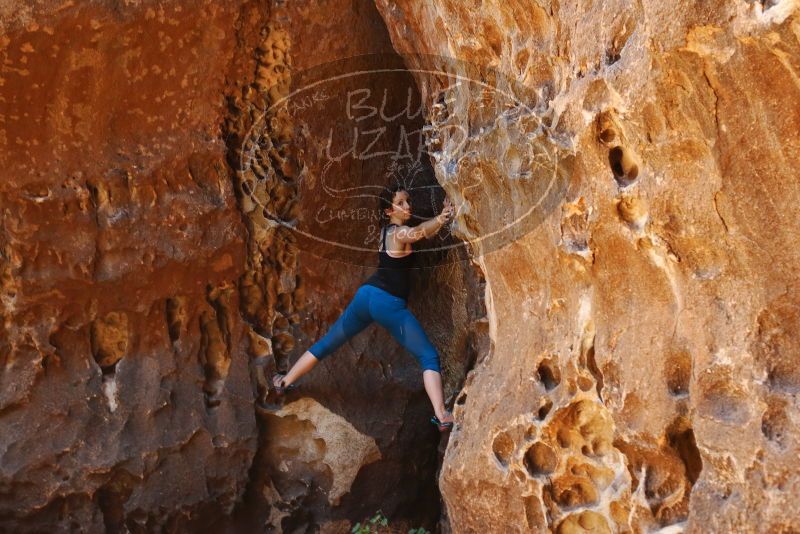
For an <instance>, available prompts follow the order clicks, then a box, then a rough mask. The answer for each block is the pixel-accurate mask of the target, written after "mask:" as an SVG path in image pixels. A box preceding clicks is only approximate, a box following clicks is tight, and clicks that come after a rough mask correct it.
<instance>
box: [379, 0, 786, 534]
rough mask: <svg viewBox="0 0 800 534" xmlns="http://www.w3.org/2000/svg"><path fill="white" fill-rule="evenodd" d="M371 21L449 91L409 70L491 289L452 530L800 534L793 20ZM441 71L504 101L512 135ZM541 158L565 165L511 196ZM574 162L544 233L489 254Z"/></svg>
mask: <svg viewBox="0 0 800 534" xmlns="http://www.w3.org/2000/svg"><path fill="white" fill-rule="evenodd" d="M377 5H378V7H379V9H380V11H381V13H382V15H383V17H384V19H385V20H386V23H387V27H388V28H389V29H390V33H391V36H392V41H393V43H394V46H395V48H396V49H397V50H398V51H399V52H400V53H401V54H403V55H404V56H406V59H407V62H408V63H409V66H411V67H419V68H421V69H428V70H429V71H430V70H434V71H440V72H444V73H445V74H440V75H438V76H434V75H427V74H426V73H417V77H418V82H419V84H420V92H421V94H422V95H423V97H424V98H425V99H426V101H427V102H429V103H430V104H431V108H430V109H431V115H430V116H431V119H430V120H431V124H432V126H433V127H434V130H435V132H434V134H435V135H434V137H436V138H437V140H436V142H437V145H438V146H439V147H441V148H440V149H439V154H438V156H436V173H437V178H438V179H439V181H440V182H441V183H442V185H443V187H444V188H445V189H446V190H447V192H448V194H449V195H450V196H451V197H453V198H455V199H457V200H458V203H459V204H460V212H459V213H460V215H459V220H458V223H459V228H460V232H461V234H460V235H461V236H462V237H464V238H465V239H467V240H469V241H471V242H472V243H474V246H475V250H476V253H478V255H479V259H480V264H481V266H482V269H483V272H484V275H485V277H486V284H487V306H488V308H489V319H490V325H491V326H490V332H491V340H492V351H491V354H490V355H489V356H488V357H487V358H486V359H485V360H483V361H482V363H481V364H480V365H479V366H478V367H476V369H475V370H473V371H472V372H471V373H470V374H469V376H468V379H467V385H466V387H465V388H464V390H463V392H462V393H461V396H460V398H459V400H458V402H457V408H456V409H457V411H456V419H457V421H458V428H457V430H456V431H454V433H453V435H452V436H451V438H450V442H449V446H448V449H447V452H446V455H445V459H444V465H443V468H442V473H441V476H440V479H439V481H440V488H441V490H442V494H443V497H444V499H445V503H446V505H447V515H448V516H449V526H450V528H451V530H452V531H453V532H488V531H492V532H520V531H544V530H546V529H551V530H553V531H556V532H564V533H566V532H570V533H571V532H585V531H586V532H644V531H652V530H657V529H659V528H662V529H664V530H663V531H664V532H677V531H681V530H686V531H691V532H789V531H793V529H794V528H796V525H797V524H798V522H800V516H798V515H797V509H796V507H795V506H793V505H792V503H793V502H795V501H796V500H797V498H798V495H800V476H798V464H797V453H798V446H799V445H800V443H798V440H800V434H798V432H797V422H798V420H800V411H799V410H798V398H797V395H798V392H800V389H799V387H798V386H799V385H800V375H798V373H797V365H796V362H797V355H798V349H800V346H799V344H798V339H800V338H798V336H797V335H796V334H795V331H796V327H797V323H798V313H799V311H800V285H799V284H798V275H797V273H796V269H795V266H796V265H798V259H800V258H798V256H799V254H798V247H797V237H796V236H797V235H798V230H800V228H799V227H800V219H798V217H797V216H796V215H797V208H796V206H797V202H798V200H800V186H798V182H797V171H796V169H797V168H798V164H799V163H800V161H799V160H800V150H799V149H800V135H798V132H800V84H798V72H800V60H799V59H798V58H800V43H798V40H799V39H800V18H798V14H797V3H796V2H792V1H786V0H784V1H780V0H779V1H775V2H744V1H739V2H717V3H714V4H703V5H702V6H701V5H696V6H687V5H685V4H680V3H677V2H649V1H645V2H639V3H629V2H603V3H593V4H586V3H577V4H571V5H567V4H565V3H561V2H544V3H542V2H516V1H510V2H485V1H484V2H458V3H454V2H446V1H433V2H426V3H419V2H408V1H400V2H388V1H385V0H378V1H377ZM435 56H443V57H454V58H456V59H458V60H462V61H463V62H464V63H465V64H466V65H471V66H472V67H473V68H471V69H462V70H460V71H459V73H463V74H466V75H469V76H470V77H471V78H472V79H476V80H478V81H487V80H489V79H490V78H491V77H492V71H493V70H494V71H499V72H500V73H502V75H504V76H505V77H507V78H510V79H512V80H516V81H517V82H519V83H520V84H521V85H522V86H523V90H522V91H521V92H520V94H519V95H518V98H519V99H520V101H521V105H520V106H519V109H518V111H517V112H516V113H517V115H516V117H517V118H518V120H515V121H509V120H507V117H506V116H504V115H503V114H502V113H498V114H497V115H496V116H486V115H485V114H484V113H483V111H482V110H483V109H484V107H483V105H485V104H486V102H485V101H483V100H482V98H481V97H482V96H484V95H483V94H482V93H481V92H480V91H479V89H480V87H478V84H473V85H469V84H462V85H460V86H456V85H455V84H452V83H451V80H452V79H451V78H448V76H447V75H446V74H450V75H452V74H456V72H455V71H456V70H459V68H460V67H461V66H462V65H461V64H456V63H452V62H448V61H440V60H437V59H436V58H435ZM490 104H491V102H490ZM440 115H446V117H445V119H443V120H438V119H437V116H440ZM454 124H455V125H457V126H459V128H458V131H466V132H469V136H468V138H467V140H466V142H465V143H463V144H462V143H461V142H460V140H457V139H455V136H454V135H453V134H452V132H453V131H454V130H453V129H452V125H454ZM519 130H522V134H525V133H526V132H527V133H530V134H531V136H528V137H526V136H525V135H520V132H519ZM508 140H510V142H509V141H508ZM457 141H458V142H457ZM543 148H544V149H545V151H546V150H547V149H550V150H551V151H550V152H549V153H550V154H555V153H556V152H558V153H559V154H562V156H561V157H558V158H556V157H552V158H551V162H552V164H551V165H549V166H548V165H544V166H533V167H532V171H531V173H530V174H529V175H528V176H527V177H525V179H521V177H524V175H523V174H521V173H520V167H519V161H520V160H521V161H522V162H523V165H524V164H525V162H526V161H528V162H530V161H534V160H535V157H534V156H535V154H536V153H537V152H541V151H542V150H543ZM570 154H572V156H573V157H574V159H573V160H572V161H570V162H569V164H570V165H571V167H572V168H571V169H570V170H569V173H568V175H569V177H570V179H569V181H568V182H566V181H564V183H563V184H562V187H561V188H560V189H559V191H561V199H560V201H559V202H558V204H557V205H556V206H552V205H547V206H545V205H543V206H542V208H541V210H542V213H541V224H539V225H538V227H536V228H534V229H533V230H532V231H530V232H528V233H526V234H525V235H523V236H521V237H519V238H518V239H516V240H514V242H513V243H510V244H508V245H507V246H505V247H503V248H500V249H496V248H489V249H485V247H484V245H483V244H482V243H483V242H482V239H481V238H482V237H483V236H484V235H485V234H487V233H488V231H489V230H490V229H491V227H492V225H493V224H494V223H495V222H496V220H497V217H500V216H502V215H501V214H503V213H519V211H520V210H521V209H522V208H523V207H525V206H527V205H528V203H529V202H530V200H529V196H528V195H529V192H530V191H531V190H532V189H533V188H536V187H537V183H540V182H541V181H542V180H545V179H547V177H548V176H549V175H550V174H552V172H553V170H554V169H555V170H558V168H559V166H561V165H562V164H564V163H566V162H568V161H569V160H570V157H569V155H570ZM453 168H455V169H457V170H456V172H453V171H452V169H453ZM487 169H488V170H487ZM477 175H479V176H480V178H481V180H479V181H478V183H477V185H475V184H472V183H471V182H469V180H471V179H474V177H475V176H477ZM473 181H475V180H473ZM465 183H470V185H471V187H472V189H471V191H468V192H467V188H466V187H465V186H464V184H465ZM487 202H490V203H491V206H489V205H488V204H487Z"/></svg>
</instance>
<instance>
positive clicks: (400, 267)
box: [364, 224, 414, 300]
mask: <svg viewBox="0 0 800 534" xmlns="http://www.w3.org/2000/svg"><path fill="white" fill-rule="evenodd" d="M389 226H397V225H396V224H389V225H388V226H385V227H384V228H383V232H382V239H381V248H380V250H379V252H378V270H377V271H375V272H374V273H373V274H372V276H370V277H369V278H368V279H367V281H366V282H364V283H365V284H368V285H371V286H375V287H379V288H381V289H383V290H384V291H388V292H389V293H391V294H392V295H394V296H396V297H400V298H402V299H405V300H408V294H409V291H410V290H411V286H410V283H409V272H408V269H410V268H411V265H412V264H413V263H414V252H413V251H411V252H409V253H408V254H406V255H405V256H403V257H402V258H394V257H392V256H389V254H388V253H387V252H386V232H387V230H388V229H389Z"/></svg>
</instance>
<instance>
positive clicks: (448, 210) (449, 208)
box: [439, 198, 455, 224]
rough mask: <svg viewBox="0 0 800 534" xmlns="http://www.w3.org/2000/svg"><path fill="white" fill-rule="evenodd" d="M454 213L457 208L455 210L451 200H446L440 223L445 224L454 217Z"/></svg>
mask: <svg viewBox="0 0 800 534" xmlns="http://www.w3.org/2000/svg"><path fill="white" fill-rule="evenodd" d="M454 211H455V208H453V203H452V202H450V199H449V198H445V199H444V207H443V208H442V212H441V213H440V214H439V221H440V222H441V223H442V224H444V223H445V222H447V220H448V219H449V218H450V217H451V216H452V215H453V212H454Z"/></svg>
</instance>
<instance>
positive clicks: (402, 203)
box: [389, 191, 411, 221]
mask: <svg viewBox="0 0 800 534" xmlns="http://www.w3.org/2000/svg"><path fill="white" fill-rule="evenodd" d="M392 216H395V217H396V218H399V219H400V220H402V221H407V220H409V219H410V218H411V199H409V198H408V191H398V192H397V193H395V194H394V199H392V211H391V212H389V217H392Z"/></svg>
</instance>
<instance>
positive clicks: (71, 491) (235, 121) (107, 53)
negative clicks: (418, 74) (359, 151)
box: [0, 1, 486, 532]
mask: <svg viewBox="0 0 800 534" xmlns="http://www.w3.org/2000/svg"><path fill="white" fill-rule="evenodd" d="M323 4H324V5H322V4H318V5H314V6H310V5H302V4H298V3H294V2H292V3H283V2H281V3H276V5H275V6H272V5H271V4H270V3H269V2H260V1H259V2H245V1H241V2H211V1H206V2H194V3H186V2H182V1H169V2H155V1H141V2H139V1H134V2H117V1H108V2H102V1H101V2H91V3H76V4H69V3H68V4H64V5H63V6H62V5H55V3H52V2H36V3H23V2H19V3H14V2H11V3H8V2H7V3H5V4H3V6H2V7H0V23H2V25H3V32H2V35H0V53H2V56H3V59H4V62H3V68H2V73H1V74H0V102H2V106H3V107H2V110H3V112H2V118H0V120H2V123H0V143H1V145H0V146H2V150H0V163H1V164H2V169H3V170H2V179H0V217H1V219H0V220H2V231H0V283H1V284H2V285H1V286H0V299H1V300H2V308H0V313H2V327H1V328H0V364H2V366H0V369H2V371H0V530H6V529H10V530H14V531H18V532H25V531H52V532H56V531H70V530H75V531H77V530H83V531H87V532H103V531H108V532H152V531H159V530H168V531H173V532H179V531H196V530H197V529H201V528H203V529H204V528H209V526H210V525H212V524H213V525H214V528H215V529H218V530H219V531H223V530H224V529H228V530H230V531H243V529H245V530H248V531H263V530H272V531H281V530H287V531H297V530H301V531H302V530H304V529H306V528H312V527H313V526H314V525H317V526H319V525H323V528H325V529H327V530H328V531H331V532H333V531H336V530H337V529H338V530H343V531H348V530H349V527H350V525H351V524H352V523H354V522H355V521H357V520H359V519H362V518H363V517H365V516H371V515H372V514H374V512H375V511H376V510H377V509H380V508H382V509H383V511H384V512H385V513H387V514H389V515H390V516H393V517H396V518H398V519H399V520H403V519H405V520H408V521H412V520H413V525H414V526H419V525H420V524H425V525H427V526H428V527H430V526H431V525H432V524H433V523H434V522H435V521H436V519H437V517H438V514H439V509H438V508H439V504H438V499H437V493H436V487H435V473H436V470H437V464H436V461H435V460H436V452H437V449H436V447H437V443H438V441H437V439H438V437H439V436H438V433H437V432H436V431H435V430H434V429H433V428H432V427H431V425H430V424H429V423H428V422H427V419H428V417H429V413H430V405H429V402H428V400H427V397H426V395H425V393H424V390H423V387H422V381H421V372H420V369H419V367H418V364H417V363H416V362H415V361H414V360H413V358H412V357H411V356H410V355H409V354H408V353H407V352H405V351H404V350H403V349H402V348H401V347H400V346H399V345H398V344H397V343H396V342H394V341H393V340H391V339H390V336H389V335H388V334H387V333H386V332H383V331H381V330H379V329H377V328H376V327H375V328H372V329H370V330H369V331H367V332H365V333H364V334H362V335H361V336H360V337H359V338H358V339H357V340H354V341H353V342H352V343H350V344H348V346H346V347H343V348H342V349H341V351H340V352H339V353H337V357H336V358H333V359H331V360H330V361H327V362H325V363H323V364H321V365H320V366H319V367H318V368H317V369H315V372H314V373H312V374H311V375H309V376H307V377H304V379H303V384H302V391H301V393H300V394H299V395H297V396H293V397H291V398H289V399H287V401H286V403H285V404H284V405H283V406H277V407H276V406H272V407H270V406H269V403H266V402H265V401H267V400H268V399H267V384H268V379H269V378H268V377H269V376H270V374H271V373H272V372H273V371H274V370H275V369H276V368H279V369H285V368H286V367H288V365H289V363H290V362H291V361H293V359H295V358H296V357H297V356H298V355H299V354H300V353H302V352H303V351H304V350H305V349H306V348H307V346H308V345H309V344H310V343H311V342H312V341H314V340H315V339H316V337H318V336H319V335H321V334H322V333H324V331H325V330H326V328H327V327H328V326H329V325H330V323H331V322H332V321H333V320H334V319H335V318H336V317H337V316H338V314H339V313H340V312H341V311H342V309H343V307H344V305H345V304H346V303H347V301H348V300H349V299H350V298H351V297H352V295H353V293H354V291H355V289H356V287H357V286H358V285H359V284H360V283H361V282H362V281H363V279H364V278H365V277H366V275H367V274H369V272H370V271H371V270H372V267H373V265H365V264H361V265H352V264H351V265H345V266H344V267H343V266H342V264H341V263H336V262H321V261H320V259H319V257H317V256H315V255H314V254H313V252H314V251H313V250H309V249H303V248H301V247H298V246H297V243H296V239H295V237H294V236H293V234H292V232H290V231H288V230H287V229H286V228H285V227H284V226H281V225H279V224H277V223H276V220H280V221H281V222H290V221H293V220H295V219H297V218H299V219H301V220H302V219H303V218H304V217H306V218H307V217H309V216H310V215H309V214H311V215H313V213H315V211H316V209H317V208H318V207H319V205H320V203H321V201H320V199H319V198H316V197H314V196H313V195H307V196H306V197H305V198H303V197H302V195H301V193H302V191H303V189H302V187H299V185H300V184H302V182H303V180H304V179H306V178H307V177H309V176H311V177H313V176H314V175H315V174H316V173H317V172H318V170H319V169H318V166H317V165H318V162H316V161H314V160H313V158H311V157H309V156H308V154H313V153H314V151H316V150H317V149H318V148H319V146H320V145H323V143H324V139H323V138H322V137H321V136H313V135H311V136H309V135H307V134H304V132H303V131H302V128H301V127H302V126H303V125H302V123H300V122H299V121H298V120H296V118H295V117H292V116H291V115H290V114H286V113H276V114H274V115H268V116H266V119H267V120H265V116H264V111H265V110H266V108H268V107H269V106H270V105H271V104H272V103H274V102H275V101H276V100H278V99H280V98H281V97H282V96H284V95H285V94H286V92H287V91H288V90H289V88H290V87H291V84H292V79H293V76H294V75H296V74H297V73H299V72H302V71H303V70H305V69H308V68H310V67H312V66H314V65H317V64H320V63H325V62H330V61H334V60H336V59H339V58H346V57H350V56H353V55H357V54H362V53H367V52H370V53H374V52H382V53H391V52H392V50H391V43H390V41H389V38H388V34H387V32H386V28H385V26H384V25H383V22H382V20H381V18H380V15H379V14H378V12H377V10H376V9H375V6H374V4H372V3H370V2H336V1H331V2H327V3H323ZM331 13H335V14H337V16H336V17H331ZM354 34H355V35H356V36H357V38H353V35H354ZM412 81H413V80H412ZM319 118H320V119H321V120H322V122H325V121H326V119H325V116H324V114H323V115H322V116H321V117H319ZM327 121H328V122H331V121H332V119H327ZM417 121H418V122H419V123H420V125H421V121H422V119H421V118H418V119H417ZM254 134H255V136H254ZM254 139H258V141H259V143H257V144H253V140H254ZM248 142H249V143H250V144H248ZM323 146H324V145H323ZM304 149H305V150H306V151H307V155H306V157H304V156H303V150H304ZM243 154H246V155H247V156H248V157H247V158H243V157H242V155H243ZM243 161H246V162H247V163H248V164H247V165H244V164H243ZM333 178H334V180H336V179H337V177H336V176H334V177H333ZM430 181H431V182H432V183H435V181H434V180H433V178H432V177H431V178H430ZM372 207H373V206H370V208H372ZM270 217H272V219H270ZM345 230H346V229H345ZM374 261H375V259H373V262H374ZM414 283H415V294H416V295H420V297H416V298H418V299H419V300H416V298H415V300H412V301H411V303H410V305H411V306H412V307H414V309H415V311H416V312H417V314H418V316H419V317H420V320H421V321H422V322H423V323H424V324H426V329H427V330H428V331H429V333H430V337H431V338H432V339H433V340H434V342H435V343H436V344H437V346H440V347H442V353H443V360H444V361H443V364H444V365H446V366H447V368H448V374H447V380H448V382H447V384H446V386H447V393H448V394H452V392H453V391H457V390H458V389H459V388H460V382H461V381H463V377H464V373H465V372H466V367H467V366H468V365H469V361H470V358H472V360H474V359H475V354H476V353H477V352H478V351H479V350H480V347H479V345H480V343H481V339H483V338H482V332H485V330H486V328H485V326H482V325H485V324H486V321H485V320H484V321H482V322H481V321H480V318H481V317H482V315H484V314H485V310H483V309H482V307H481V303H480V299H474V298H473V296H474V295H478V294H480V293H481V291H479V290H478V288H479V286H480V283H481V282H480V279H479V277H478V276H477V274H476V273H475V272H474V271H473V269H472V267H469V266H466V265H464V266H462V265H458V266H456V267H455V268H453V266H451V268H449V269H445V270H442V269H439V270H435V271H432V272H431V273H428V274H424V273H421V274H420V275H418V276H417V277H416V278H415V282H414ZM452 293H456V297H455V298H453V296H452ZM423 298H426V299H427V302H430V303H436V306H431V307H430V308H428V307H421V306H420V303H421V302H423ZM443 306H446V310H447V313H444V314H443V313H441V311H440V309H441V308H442V307H443ZM475 321H477V322H478V324H476V325H474V327H473V326H471V325H473V323H474V322H475ZM448 344H450V346H448ZM470 355H471V356H470ZM258 406H261V408H258ZM398 487H399V488H403V489H404V491H397V488H398Z"/></svg>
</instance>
